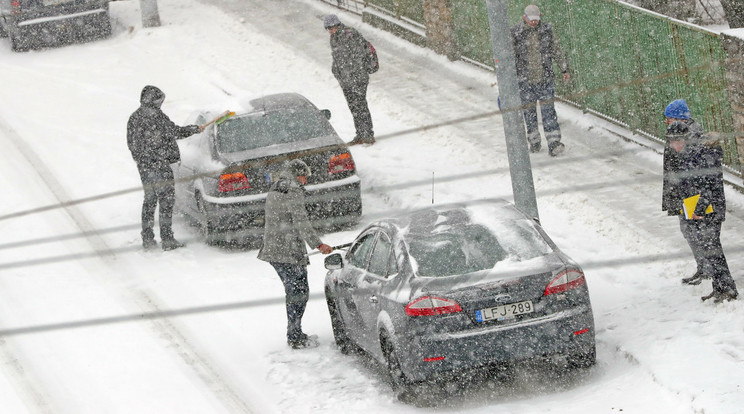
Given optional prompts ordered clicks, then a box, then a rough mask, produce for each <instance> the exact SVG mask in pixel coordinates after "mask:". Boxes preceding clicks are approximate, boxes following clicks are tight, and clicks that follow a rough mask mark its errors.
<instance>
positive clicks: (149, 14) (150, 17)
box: [140, 0, 160, 27]
mask: <svg viewBox="0 0 744 414" xmlns="http://www.w3.org/2000/svg"><path fill="white" fill-rule="evenodd" d="M140 9H141V10H142V27H158V26H160V14H159V13H158V0H140Z"/></svg>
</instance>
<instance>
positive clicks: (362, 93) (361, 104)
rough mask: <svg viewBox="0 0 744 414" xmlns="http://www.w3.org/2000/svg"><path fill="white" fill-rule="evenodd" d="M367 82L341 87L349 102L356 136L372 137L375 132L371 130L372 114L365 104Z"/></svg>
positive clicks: (362, 137)
mask: <svg viewBox="0 0 744 414" xmlns="http://www.w3.org/2000/svg"><path fill="white" fill-rule="evenodd" d="M367 85H368V84H367V83H362V84H359V85H354V86H352V87H342V88H341V90H342V91H343V92H344V97H345V98H346V102H347V103H348V104H349V110H350V111H351V116H352V118H354V128H355V129H356V134H357V137H358V138H361V139H364V138H374V136H375V133H374V131H373V130H372V115H370V113H369V105H367Z"/></svg>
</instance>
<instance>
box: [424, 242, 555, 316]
mask: <svg viewBox="0 0 744 414" xmlns="http://www.w3.org/2000/svg"><path fill="white" fill-rule="evenodd" d="M532 262H539V263H540V265H537V266H529V265H527V264H525V265H524V266H521V265H520V266H519V267H514V266H510V269H509V270H505V271H499V270H488V271H481V272H475V273H471V274H465V275H456V276H447V277H438V278H432V277H423V278H422V277H416V278H415V279H414V280H413V281H412V287H414V289H413V290H412V291H413V292H416V293H414V296H417V297H418V296H423V295H429V296H436V297H441V298H444V299H447V300H450V301H454V302H456V303H457V304H458V305H459V306H460V307H461V308H462V311H461V312H457V313H452V314H447V315H442V316H441V324H439V325H440V327H439V329H441V330H442V331H458V330H462V329H471V328H473V327H477V326H492V325H508V324H513V323H519V322H525V321H529V320H530V319H536V318H540V317H543V316H545V315H547V314H550V313H553V312H556V311H559V310H561V309H565V308H566V307H568V306H569V305H570V304H569V302H566V303H565V304H561V303H558V302H559V301H556V300H555V299H556V298H557V297H558V295H551V296H552V297H551V296H545V288H546V287H547V286H548V284H549V283H550V282H551V281H552V280H553V278H554V277H555V276H554V275H555V273H554V271H553V270H554V269H555V270H560V269H562V268H563V266H564V264H563V262H562V261H561V260H560V258H559V257H558V256H557V255H555V254H551V255H548V256H546V257H545V258H542V259H537V260H532ZM412 299H413V298H412ZM439 329H438V330H439Z"/></svg>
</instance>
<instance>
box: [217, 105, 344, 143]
mask: <svg viewBox="0 0 744 414" xmlns="http://www.w3.org/2000/svg"><path fill="white" fill-rule="evenodd" d="M330 134H333V128H332V127H331V124H329V123H328V121H327V120H326V119H325V118H324V117H323V116H322V115H321V113H320V111H318V110H317V109H312V108H294V109H283V110H281V111H273V112H262V113H254V114H247V115H243V116H238V117H233V118H230V119H228V120H227V121H225V122H223V123H222V124H220V125H219V126H218V128H217V149H218V151H220V152H240V151H247V150H252V149H256V148H261V147H268V146H270V145H276V144H286V143H289V142H296V141H304V140H308V139H312V138H317V137H321V136H326V135H330Z"/></svg>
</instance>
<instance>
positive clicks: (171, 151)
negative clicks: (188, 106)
mask: <svg viewBox="0 0 744 414" xmlns="http://www.w3.org/2000/svg"><path fill="white" fill-rule="evenodd" d="M164 100H165V94H164V93H163V91H161V90H160V89H158V88H157V87H155V86H151V85H148V86H145V87H144V88H143V89H142V94H141V95H140V104H141V105H140V107H139V108H138V109H137V110H136V111H134V113H133V114H132V115H131V116H130V117H129V122H128V123H127V145H128V146H129V151H131V152H132V158H133V159H134V162H135V163H136V164H137V170H138V171H139V174H140V179H141V180H142V186H143V188H144V191H145V198H144V201H143V203H142V246H143V247H144V248H145V249H151V248H153V247H155V246H157V243H156V242H155V234H154V232H153V226H154V224H155V208H156V207H157V205H158V203H160V214H159V219H160V239H161V241H162V248H163V250H173V249H177V248H179V247H183V243H181V242H179V241H178V240H176V239H175V238H174V237H173V226H172V223H173V219H172V217H173V206H174V204H175V188H174V183H173V170H172V169H171V166H170V164H172V163H175V162H178V161H180V160H181V153H180V152H179V150H178V144H177V143H176V140H177V139H181V138H186V137H188V136H191V135H193V134H196V133H199V132H201V131H202V130H203V128H202V127H200V126H198V125H188V126H184V127H180V126H178V125H176V124H175V123H173V121H171V120H170V118H168V116H167V115H166V114H165V113H163V111H162V110H161V109H160V106H161V105H162V104H163V101H164Z"/></svg>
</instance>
